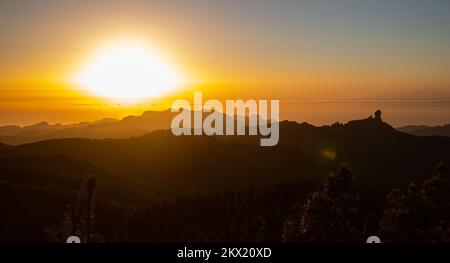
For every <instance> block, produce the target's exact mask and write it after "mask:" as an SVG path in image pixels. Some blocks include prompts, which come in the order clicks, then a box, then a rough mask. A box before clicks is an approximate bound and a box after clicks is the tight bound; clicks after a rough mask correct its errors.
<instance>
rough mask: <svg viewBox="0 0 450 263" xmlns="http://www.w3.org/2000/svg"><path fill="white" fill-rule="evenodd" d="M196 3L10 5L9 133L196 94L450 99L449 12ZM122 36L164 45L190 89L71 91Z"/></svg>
mask: <svg viewBox="0 0 450 263" xmlns="http://www.w3.org/2000/svg"><path fill="white" fill-rule="evenodd" d="M187 2H188V1H167V2H159V1H75V0H74V1H55V2H53V1H46V2H38V1H36V2H30V1H7V2H2V3H1V4H0V10H1V11H0V32H1V35H0V40H1V43H2V44H1V46H0V57H1V60H0V118H1V119H0V125H2V124H10V123H17V124H30V123H33V122H37V121H43V120H46V121H49V122H62V123H67V122H74V121H82V120H95V119H99V118H102V117H123V116H126V115H128V114H139V113H140V112H142V111H143V110H148V109H163V108H165V107H168V105H170V103H171V100H172V99H173V98H174V97H183V96H185V94H188V96H190V95H191V94H192V91H193V90H201V91H203V92H204V94H205V95H204V96H205V97H206V98H208V97H211V98H218V99H223V98H255V99H258V98H272V99H281V100H304V99H353V98H362V97H366V96H369V95H372V94H379V93H389V92H400V93H401V92H408V91H409V90H412V89H423V88H432V89H440V90H444V91H449V84H450V74H448V68H450V48H449V46H450V45H449V44H450V39H449V34H448V33H449V32H450V21H449V19H448V12H445V10H447V11H448V10H449V6H450V5H449V4H448V3H446V2H438V3H434V4H429V3H423V1H411V3H409V4H405V3H392V2H391V1H374V2H373V1H372V2H371V1H343V2H340V3H339V4H336V3H334V1H333V2H330V1H303V2H301V1H299V2H298V3H296V2H294V3H292V2H288V1H279V3H275V1H274V2H271V1H269V2H266V1H248V2H245V3H241V1H224V2H215V3H211V2H206V1H192V2H190V3H187ZM276 2H278V1H276ZM122 38H132V39H137V40H139V41H144V42H147V43H149V44H150V45H152V46H154V47H155V48H156V49H158V50H159V52H158V53H159V54H160V55H161V56H162V57H163V58H165V59H167V60H168V61H170V62H171V63H173V64H174V65H176V67H177V68H179V69H180V70H181V71H183V73H184V74H186V75H187V76H189V78H190V83H188V84H187V85H186V86H185V87H184V89H183V92H179V93H176V94H174V97H168V98H156V99H152V100H147V101H140V102H139V103H134V104H132V105H130V104H129V103H126V102H125V103H124V102H120V101H119V102H117V101H110V100H105V99H104V98H96V97H93V96H91V95H88V94H87V93H86V92H84V91H81V90H80V89H77V88H76V87H74V85H73V83H70V81H69V76H71V75H72V74H73V73H74V72H76V71H78V70H79V69H80V68H81V67H82V66H83V65H84V64H85V62H86V61H88V60H89V58H90V57H92V56H93V54H94V53H95V52H96V50H99V49H101V48H102V47H103V46H106V45H108V44H110V43H111V42H114V41H116V40H117V39H122ZM188 98H189V97H188ZM105 105H106V106H105ZM291 111H292V110H290V111H289V112H291ZM305 114H306V113H305ZM358 114H360V113H358ZM358 114H355V115H358ZM282 115H283V112H282ZM287 115H288V116H289V117H291V116H293V117H291V118H297V117H295V116H294V114H291V115H289V114H287ZM298 119H302V116H298ZM330 119H332V116H330ZM442 121H445V120H440V121H438V122H442ZM448 121H450V120H448ZM433 122H436V120H433Z"/></svg>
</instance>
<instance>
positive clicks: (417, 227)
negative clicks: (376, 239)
mask: <svg viewBox="0 0 450 263" xmlns="http://www.w3.org/2000/svg"><path fill="white" fill-rule="evenodd" d="M436 168H437V175H435V176H432V177H430V178H427V179H426V180H425V181H424V182H423V184H422V186H421V188H419V187H417V185H415V184H413V183H411V184H410V185H409V187H408V190H407V191H406V193H402V191H401V190H399V189H398V188H396V189H393V190H392V191H391V193H390V194H389V195H388V196H387V200H386V209H385V210H384V212H383V217H382V220H381V223H380V232H381V233H380V235H382V236H383V237H384V238H385V239H386V240H387V241H390V242H431V243H435V242H449V241H450V223H449V219H450V218H449V214H448V213H449V201H450V198H449V194H450V188H449V182H448V178H447V176H446V175H445V166H444V164H443V163H442V162H440V163H439V164H438V165H437V167H436Z"/></svg>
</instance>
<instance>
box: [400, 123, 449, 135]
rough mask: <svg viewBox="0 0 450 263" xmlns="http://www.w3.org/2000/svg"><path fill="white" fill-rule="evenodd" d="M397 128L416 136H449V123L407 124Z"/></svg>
mask: <svg viewBox="0 0 450 263" xmlns="http://www.w3.org/2000/svg"><path fill="white" fill-rule="evenodd" d="M397 130H399V131H402V132H404V133H409V134H413V135H417V136H450V124H446V125H443V126H427V125H408V126H403V127H400V128H397Z"/></svg>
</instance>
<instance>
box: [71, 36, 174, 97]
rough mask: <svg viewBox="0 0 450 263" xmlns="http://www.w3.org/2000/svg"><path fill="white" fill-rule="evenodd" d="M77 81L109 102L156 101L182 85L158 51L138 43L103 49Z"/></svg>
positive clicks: (125, 43) (119, 44)
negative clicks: (130, 100) (152, 99)
mask: <svg viewBox="0 0 450 263" xmlns="http://www.w3.org/2000/svg"><path fill="white" fill-rule="evenodd" d="M75 82H76V83H77V84H79V85H81V86H82V87H83V88H84V89H86V90H87V91H88V92H91V93H93V94H94V95H97V96H100V97H104V98H110V99H146V98H155V97H159V96H162V95H163V94H165V93H167V92H169V91H172V90H174V89H175V88H176V87H178V86H179V85H181V84H183V80H182V78H181V76H180V74H179V73H177V72H176V70H175V69H173V67H171V66H170V65H169V64H168V63H167V62H166V61H164V60H163V58H162V57H161V56H159V55H158V52H155V51H154V50H153V49H152V48H150V47H149V46H147V45H144V44H142V43H137V42H120V43H116V44H113V45H110V46H108V47H106V48H103V49H102V50H101V51H100V52H98V53H97V54H96V55H95V56H94V57H93V58H92V59H90V61H89V62H88V63H87V64H86V66H84V67H83V69H82V70H81V72H79V73H77V74H76V76H75Z"/></svg>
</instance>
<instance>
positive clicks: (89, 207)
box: [46, 176, 101, 242]
mask: <svg viewBox="0 0 450 263" xmlns="http://www.w3.org/2000/svg"><path fill="white" fill-rule="evenodd" d="M96 187H97V180H96V178H95V177H94V176H88V177H87V178H86V180H85V182H84V184H83V185H82V188H81V190H80V192H79V195H78V200H77V203H76V204H70V205H68V211H67V212H65V213H64V216H63V220H62V222H61V224H60V225H59V226H57V227H54V228H48V229H46V232H47V235H48V237H49V238H50V239H51V240H53V241H57V242H65V240H66V239H67V238H68V237H69V236H78V237H80V239H81V240H82V242H91V241H98V240H100V239H101V238H100V237H99V236H93V235H92V225H93V222H94V218H95V217H94V206H95V200H94V193H95V189H96Z"/></svg>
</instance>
